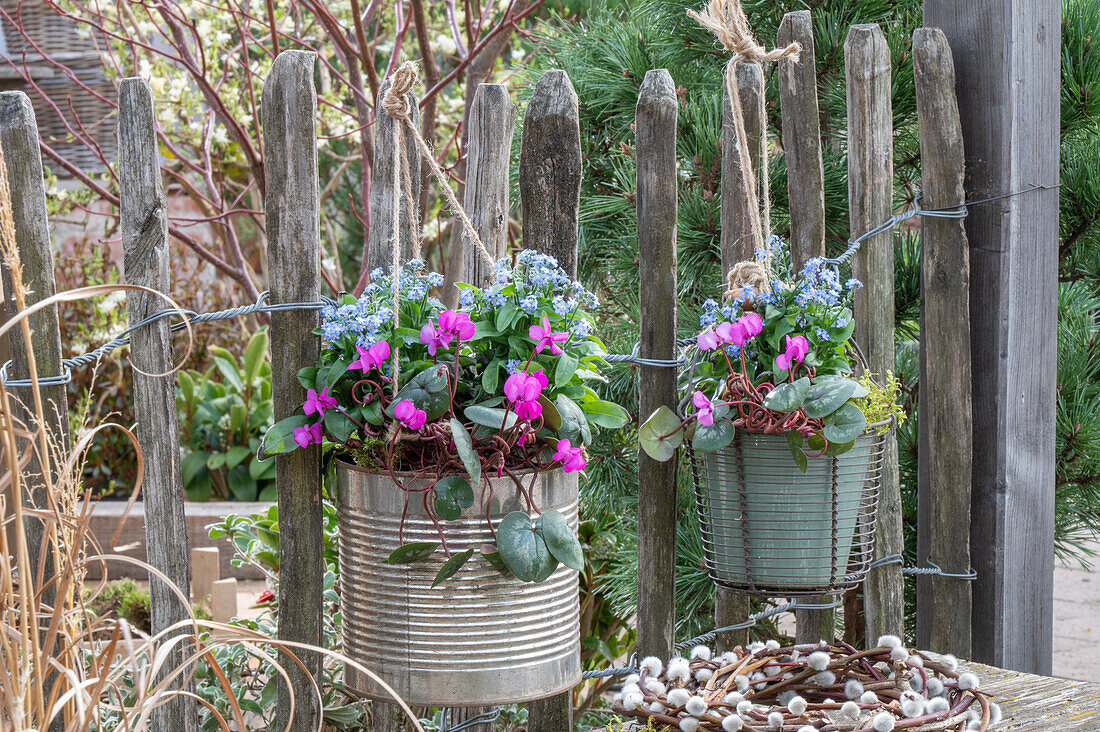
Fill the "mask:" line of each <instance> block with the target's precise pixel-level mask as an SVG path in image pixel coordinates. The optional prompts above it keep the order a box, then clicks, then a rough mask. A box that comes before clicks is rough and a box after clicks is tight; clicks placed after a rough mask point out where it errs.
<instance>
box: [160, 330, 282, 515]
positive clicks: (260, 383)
mask: <svg viewBox="0 0 1100 732" xmlns="http://www.w3.org/2000/svg"><path fill="white" fill-rule="evenodd" d="M267 341H268V338H267V331H266V330H265V329H260V330H258V331H256V333H255V334H253V336H252V337H251V338H250V339H249V341H248V345H247V346H246V347H245V350H244V355H243V358H242V360H241V361H240V362H238V360H237V359H236V358H235V357H234V356H233V354H232V353H230V352H229V351H227V350H226V349H224V348H220V347H218V346H210V348H209V351H210V355H211V357H212V359H213V361H214V365H213V366H211V367H210V368H209V369H207V371H206V372H205V373H199V372H197V371H181V372H179V374H178V376H177V384H176V407H177V409H178V411H179V416H180V425H181V432H182V436H181V437H182V440H183V443H184V445H185V452H186V454H185V455H184V458H183V463H182V466H181V467H182V470H183V485H184V490H186V491H187V498H188V500H191V501H209V500H211V499H220V500H238V501H273V500H275V465H274V463H273V462H271V461H268V462H263V461H260V460H259V459H257V457H256V451H257V450H258V449H259V447H260V439H261V437H262V436H263V434H264V432H265V431H266V430H267V429H268V427H270V426H271V422H272V414H273V411H272V405H271V365H270V364H269V363H268V362H267ZM219 376H220V377H221V378H220V379H218V378H216V377H219Z"/></svg>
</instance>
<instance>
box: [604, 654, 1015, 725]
mask: <svg viewBox="0 0 1100 732" xmlns="http://www.w3.org/2000/svg"><path fill="white" fill-rule="evenodd" d="M640 669H641V671H640V673H638V674H633V675H631V676H629V677H627V678H626V680H625V683H624V684H623V688H622V692H621V693H619V694H617V695H616V696H615V700H614V710H615V711H616V712H617V713H619V714H622V715H624V716H629V717H633V718H635V719H638V720H639V721H641V722H642V723H644V722H645V721H646V720H648V719H652V720H653V722H654V725H653V726H654V727H656V728H657V729H663V728H664V725H667V726H668V727H670V728H671V729H673V730H681V731H682V732H699V731H700V730H708V731H710V730H714V731H716V732H737V731H738V730H745V731H746V732H754V731H758V732H831V731H834V730H835V731H836V732H847V731H850V730H868V731H872V730H873V731H874V732H891V731H892V730H901V729H905V730H921V731H922V732H923V731H929V732H930V731H931V730H957V731H963V730H979V731H981V732H984V731H985V730H988V729H991V728H992V727H993V726H994V725H996V724H997V723H998V722H999V721H1000V718H1001V711H1000V709H999V708H998V707H997V705H996V704H992V703H990V701H989V697H988V695H987V694H986V693H984V692H982V691H979V690H978V678H977V676H975V675H974V674H973V673H970V672H965V671H963V672H960V671H959V666H958V661H956V660H955V658H954V657H952V656H935V655H932V654H926V653H923V652H920V651H913V650H910V649H908V648H906V647H905V646H904V645H903V644H902V642H901V640H900V639H898V638H896V637H894V636H883V637H882V638H880V639H879V647H877V648H872V649H870V650H866V651H857V650H856V649H855V648H853V647H851V646H849V645H848V644H846V643H831V644H826V643H818V644H807V645H796V646H786V647H783V646H780V644H779V643H778V642H776V641H769V642H768V643H766V644H764V643H755V644H752V645H750V646H749V648H748V649H747V650H744V649H742V648H740V647H738V648H737V649H735V650H734V651H731V652H729V653H723V654H722V655H719V656H714V655H713V654H712V652H711V650H710V648H708V647H706V646H696V647H695V648H694V649H693V650H692V652H691V654H690V657H689V658H673V659H671V660H670V661H669V662H668V664H667V665H665V663H664V662H662V661H661V659H659V658H656V657H649V658H646V659H644V660H643V661H642V663H641V665H640Z"/></svg>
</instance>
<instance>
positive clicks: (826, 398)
mask: <svg viewBox="0 0 1100 732" xmlns="http://www.w3.org/2000/svg"><path fill="white" fill-rule="evenodd" d="M857 386H859V384H857V383H856V382H854V381H852V380H851V379H825V380H819V381H818V382H817V383H816V384H814V385H813V386H811V387H810V390H809V391H808V392H807V393H806V401H804V402H803V403H802V411H804V412H805V413H806V416H807V417H809V418H810V419H821V418H822V417H824V416H825V415H827V414H832V413H833V412H835V411H836V410H838V409H840V405H842V404H844V402H846V401H848V400H849V399H851V398H852V394H854V393H855V391H856V387H857ZM826 437H828V435H826Z"/></svg>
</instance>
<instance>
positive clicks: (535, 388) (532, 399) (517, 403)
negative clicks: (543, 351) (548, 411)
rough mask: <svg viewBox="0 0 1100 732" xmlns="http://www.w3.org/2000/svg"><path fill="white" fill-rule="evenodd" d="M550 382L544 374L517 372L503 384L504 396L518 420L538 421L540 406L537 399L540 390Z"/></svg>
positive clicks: (540, 412) (540, 411)
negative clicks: (510, 403)
mask: <svg viewBox="0 0 1100 732" xmlns="http://www.w3.org/2000/svg"><path fill="white" fill-rule="evenodd" d="M549 383H550V382H549V381H547V379H546V374H544V373H543V372H541V371H536V372H535V373H533V374H529V373H527V372H526V371H517V372H516V373H514V374H512V375H511V376H509V377H508V378H507V379H506V380H505V382H504V396H505V397H507V399H508V401H510V402H512V406H513V408H514V409H515V411H516V416H517V417H519V418H520V419H538V418H539V416H541V415H542V405H541V404H539V397H540V396H542V390H543V389H545V388H546V385H547V384H549Z"/></svg>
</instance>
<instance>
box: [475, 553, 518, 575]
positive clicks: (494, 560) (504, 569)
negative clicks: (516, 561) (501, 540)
mask: <svg viewBox="0 0 1100 732" xmlns="http://www.w3.org/2000/svg"><path fill="white" fill-rule="evenodd" d="M481 556H483V557H485V561H486V562H488V563H489V564H490V565H492V567H493V569H495V570H496V571H498V572H500V574H501V575H502V576H504V577H511V576H513V575H512V570H510V569H508V565H507V564H505V563H504V560H503V559H502V558H501V556H500V552H499V551H497V548H496V547H495V546H487V547H482V548H481Z"/></svg>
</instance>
